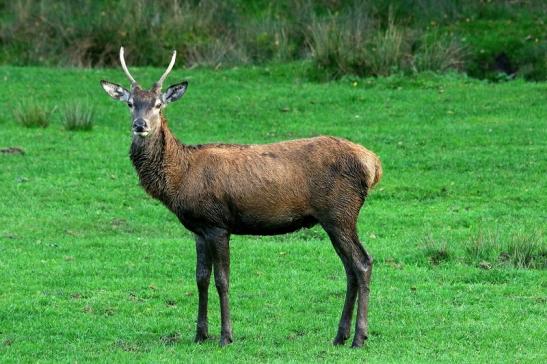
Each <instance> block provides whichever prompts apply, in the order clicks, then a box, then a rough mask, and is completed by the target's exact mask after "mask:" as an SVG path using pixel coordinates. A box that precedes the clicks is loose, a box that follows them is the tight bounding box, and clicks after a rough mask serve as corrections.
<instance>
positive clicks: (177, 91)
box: [161, 81, 188, 104]
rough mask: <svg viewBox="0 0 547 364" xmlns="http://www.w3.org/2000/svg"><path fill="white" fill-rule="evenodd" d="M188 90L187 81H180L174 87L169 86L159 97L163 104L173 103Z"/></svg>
mask: <svg viewBox="0 0 547 364" xmlns="http://www.w3.org/2000/svg"><path fill="white" fill-rule="evenodd" d="M187 88H188V81H182V82H181V83H177V84H175V85H171V86H169V88H168V89H167V90H166V91H165V92H164V93H163V94H162V95H161V98H162V100H163V102H164V103H165V104H168V103H170V102H173V101H177V100H178V99H180V98H181V97H182V95H184V93H185V92H186V89H187Z"/></svg>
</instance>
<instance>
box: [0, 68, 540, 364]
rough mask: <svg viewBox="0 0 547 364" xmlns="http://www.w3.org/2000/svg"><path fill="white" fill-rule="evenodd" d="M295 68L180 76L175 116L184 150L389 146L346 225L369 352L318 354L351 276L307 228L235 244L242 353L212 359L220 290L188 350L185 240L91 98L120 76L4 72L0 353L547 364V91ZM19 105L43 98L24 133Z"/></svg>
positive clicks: (190, 277) (150, 74)
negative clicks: (310, 140) (43, 111)
mask: <svg viewBox="0 0 547 364" xmlns="http://www.w3.org/2000/svg"><path fill="white" fill-rule="evenodd" d="M161 72H162V71H161V70H158V69H136V70H135V71H134V72H133V74H134V75H135V76H136V78H137V79H139V80H142V82H141V83H143V84H147V83H150V84H151V83H152V82H153V81H154V80H155V79H156V78H157V77H158V76H159V74H160V73H161ZM303 75H304V69H303V66H302V65H301V64H293V65H289V66H271V67H262V68H240V69H232V70H226V71H219V72H215V71H209V70H199V69H197V70H189V71H184V70H176V71H174V72H173V74H172V75H171V76H170V78H169V80H168V81H172V83H175V82H176V81H179V80H181V79H183V78H186V79H188V80H189V81H190V87H189V89H188V92H187V94H186V96H185V97H184V98H183V99H182V100H181V101H179V102H178V103H175V104H172V105H171V106H170V107H169V108H168V111H167V116H168V118H169V120H170V126H171V128H172V129H173V131H174V132H175V134H176V135H177V136H178V137H179V138H180V139H181V140H183V141H184V142H187V143H206V142H215V141H222V142H234V143H267V142H274V141H279V140H285V139H292V138H300V137H308V136H314V135H319V134H330V135H336V136H340V137H345V138H348V139H351V140H353V141H356V142H359V143H361V144H363V145H364V146H366V147H367V148H369V149H371V150H373V151H375V152H376V153H378V154H379V155H380V157H381V159H382V161H383V166H384V178H383V180H382V182H381V183H380V185H379V186H378V188H377V189H376V190H375V191H374V192H373V193H371V194H370V196H369V199H368V201H367V204H366V206H365V207H364V209H363V210H362V214H361V217H360V224H359V228H360V230H359V231H360V236H361V238H362V240H363V242H364V244H365V246H366V247H367V249H368V250H369V251H370V252H371V254H372V255H373V256H374V258H375V267H374V272H373V284H372V292H371V299H370V302H371V303H370V315H369V320H370V328H371V336H370V339H369V341H368V343H367V344H366V346H365V348H363V349H361V350H351V349H349V347H348V346H346V347H333V346H332V345H331V343H330V342H331V340H332V338H333V337H334V334H335V333H336V327H337V322H338V318H339V315H340V312H341V309H342V304H343V299H344V294H345V275H344V271H343V268H342V264H341V263H340V261H339V259H338V257H337V256H336V254H335V252H334V250H333V249H332V247H331V244H330V242H329V240H328V239H327V238H326V236H325V234H324V233H323V232H322V231H321V230H320V229H318V228H313V229H310V230H305V231H301V232H298V233H295V234H292V235H286V236H276V237H262V238H261V237H241V236H234V237H233V238H232V244H231V252H232V275H231V304H232V316H233V317H232V319H233V324H234V339H235V342H234V344H233V345H231V346H229V347H227V348H224V349H221V348H219V347H218V343H217V341H218V338H219V310H218V299H217V296H216V292H215V290H214V285H212V286H211V302H210V308H209V312H210V328H209V330H210V333H211V334H212V335H213V337H212V339H211V340H210V341H208V342H207V343H205V344H203V345H196V344H194V343H193V342H192V340H193V338H194V329H195V318H196V313H197V289H196V288H195V283H194V266H195V248H194V243H193V237H192V235H191V234H190V233H189V232H187V231H185V230H184V228H183V227H182V226H181V225H180V224H179V223H178V221H177V220H176V218H175V217H174V216H173V215H172V214H171V213H169V212H168V211H167V210H166V209H165V208H164V207H163V206H161V205H160V204H159V203H158V202H156V201H154V200H152V199H151V198H149V197H147V196H146V194H145V193H144V191H143V190H142V189H141V188H140V187H139V185H138V181H137V177H136V175H135V173H134V171H133V169H132V166H131V164H130V161H129V158H128V149H129V144H130V139H131V135H130V132H129V127H130V124H129V118H128V110H127V108H126V107H125V106H124V105H122V104H120V103H116V102H114V101H112V100H111V99H110V98H109V97H108V96H107V95H106V94H104V92H103V91H102V89H101V88H100V86H99V80H100V79H103V78H104V79H108V80H110V81H114V82H120V83H123V84H127V82H126V79H125V78H124V75H123V73H122V71H121V70H118V69H115V70H76V69H74V70H61V69H47V68H13V67H0V83H1V86H2V87H0V106H1V108H2V110H3V111H2V113H1V114H0V148H5V147H19V148H22V149H23V150H24V152H25V154H24V155H19V154H10V153H1V154H0V282H2V283H1V284H0V362H15V361H23V362H29V361H33V362H34V361H43V362H59V361H69V362H76V361H77V362H82V361H89V360H99V361H104V362H133V361H142V362H173V361H180V362H187V361H195V362H220V361H223V362H232V361H241V362H263V361H273V362H293V361H294V362H310V361H327V362H332V361H340V362H355V361H361V362H362V361H366V362H378V363H385V362H405V363H407V362H510V363H513V362H537V363H540V362H545V361H547V349H545V340H546V337H547V320H546V314H547V309H546V308H547V305H546V300H547V280H546V278H547V275H546V270H545V269H546V267H545V259H546V243H545V237H544V233H545V219H546V214H545V207H546V206H547V189H546V187H547V186H546V182H547V178H546V176H547V174H546V172H547V160H546V157H545V156H546V155H547V85H546V84H545V83H539V84H534V83H525V82H522V81H514V82H510V83H499V84H490V83H486V82H480V81H476V80H471V79H466V78H464V77H462V76H456V75H452V76H450V75H449V76H444V77H439V76H433V75H422V76H417V77H413V78H402V77H392V78H388V79H379V80H374V79H370V80H351V79H346V80H342V81H339V82H335V83H325V84H318V83H311V82H307V81H306V78H305V77H304V76H303ZM167 83H169V82H167ZM26 99H32V100H35V101H36V102H37V103H39V104H43V105H46V106H47V107H48V108H53V107H56V110H55V111H54V112H53V114H52V120H51V123H50V126H49V127H48V128H45V129H42V128H37V129H28V128H24V127H22V126H20V125H17V123H16V122H15V120H14V117H13V116H12V110H13V109H14V108H15V107H16V105H17V104H18V102H20V101H21V100H26ZM73 102H82V103H88V104H90V105H95V107H96V117H95V127H94V129H93V130H92V131H90V132H71V131H66V130H64V129H63V128H62V126H61V117H60V114H61V111H62V110H63V108H64V107H65V105H66V104H70V103H73ZM511 247H512V248H511ZM515 247H516V248H515ZM527 249H528V250H530V251H529V252H528V253H526V250H527ZM519 254H520V255H519ZM522 254H524V258H523V259H521V260H519V257H521V256H522ZM526 257H528V258H529V259H528V260H527V258H526ZM519 262H520V263H519ZM527 265H528V266H529V265H533V267H526V266H527ZM519 266H520V267H519Z"/></svg>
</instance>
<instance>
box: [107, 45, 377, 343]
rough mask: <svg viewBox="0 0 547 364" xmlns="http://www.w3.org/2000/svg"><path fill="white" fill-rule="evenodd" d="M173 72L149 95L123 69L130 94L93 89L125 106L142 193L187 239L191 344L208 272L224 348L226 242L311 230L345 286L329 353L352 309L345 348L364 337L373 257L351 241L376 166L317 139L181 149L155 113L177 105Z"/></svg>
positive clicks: (202, 324) (228, 332) (360, 154)
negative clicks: (191, 247)
mask: <svg viewBox="0 0 547 364" xmlns="http://www.w3.org/2000/svg"><path fill="white" fill-rule="evenodd" d="M175 58H176V52H173V56H172V58H171V63H170V64H169V67H168V68H167V70H166V71H165V73H164V74H163V75H162V76H161V78H160V79H159V81H158V82H156V83H155V84H154V85H153V87H152V88H151V89H150V90H145V89H143V88H141V87H140V86H139V84H138V83H137V82H136V81H135V79H134V78H133V77H132V76H131V74H130V73H129V70H128V69H127V66H126V64H125V60H124V54H123V47H122V48H121V49H120V62H121V65H122V68H123V70H124V72H125V74H126V75H127V77H128V78H129V80H130V81H131V89H130V90H127V89H125V88H123V87H122V86H120V85H117V84H114V83H111V82H107V81H101V85H102V87H103V88H104V90H105V91H106V92H107V93H108V94H109V95H110V96H111V97H112V98H114V99H116V100H120V101H123V102H125V103H126V104H127V105H128V106H129V111H130V113H131V120H132V132H133V141H132V143H131V149H130V157H131V161H132V162H133V165H134V166H135V169H136V171H137V174H138V176H139V179H140V183H141V185H142V186H143V188H144V189H145V190H146V192H147V193H148V194H150V195H151V196H152V197H154V198H156V199H158V200H160V201H161V202H162V203H163V204H165V206H166V207H167V208H168V209H169V210H171V211H172V212H173V213H174V214H175V215H176V216H177V217H178V219H179V220H180V222H181V223H182V224H183V225H184V226H185V227H186V228H187V229H188V230H190V231H192V232H193V233H194V234H195V239H196V251H197V264H196V281H197V286H198V290H199V308H198V317H197V330H196V337H195V341H196V342H202V341H203V340H205V339H206V338H207V337H208V324H207V297H208V287H209V280H210V276H211V271H212V270H214V278H215V285H216V288H217V291H218V294H219V297H220V314H221V326H222V329H221V336H220V345H226V344H229V343H231V342H232V324H231V321H230V310H229V304H228V282H229V274H230V252H229V240H230V235H231V234H253V235H274V234H283V233H288V232H292V231H295V230H298V229H300V228H303V227H311V226H312V225H315V224H317V223H319V224H320V225H321V226H322V227H323V229H324V230H325V231H326V232H327V234H328V236H329V237H330V240H331V241H332V245H333V246H334V249H335V250H336V253H337V254H338V255H339V256H340V259H341V260H342V263H343V264H344V268H345V271H346V276H347V290H346V298H345V303H344V307H343V310H342V317H341V319H340V323H339V327H338V333H337V335H336V337H335V339H334V344H336V345H341V344H344V342H345V341H346V339H347V338H348V337H349V335H350V325H351V320H352V312H353V308H354V304H355V301H356V299H357V298H358V305H357V319H356V325H355V336H354V339H353V345H352V346H353V347H360V346H362V345H363V341H364V340H365V339H367V335H368V320H367V311H368V297H369V287H370V277H371V273H372V257H371V256H370V255H369V254H368V253H367V252H366V251H365V249H364V248H363V246H362V245H361V243H360V242H359V237H358V235H357V231H356V223H357V216H358V214H359V210H360V209H361V206H362V205H363V203H364V201H365V198H366V196H367V193H368V191H369V190H370V189H371V188H372V187H373V186H374V185H375V184H377V183H378V182H379V180H380V178H381V176H382V167H381V163H380V160H379V159H378V157H377V156H376V155H375V154H374V153H372V152H371V151H369V150H367V149H365V148H363V147H362V146H360V145H358V144H354V143H351V142H349V141H347V140H344V139H340V138H334V137H325V136H321V137H316V138H309V139H299V140H292V141H286V142H280V143H274V144H265V145H260V144H253V145H236V144H204V145H185V144H183V143H181V142H180V141H178V140H177V139H176V138H175V136H174V135H173V133H172V132H171V131H170V130H169V127H168V126H167V120H166V119H165V116H164V115H163V112H162V111H163V109H164V108H165V107H166V106H167V104H169V103H171V102H173V101H176V100H178V99H180V98H181V97H182V95H184V93H185V91H186V89H187V87H188V82H186V81H184V82H181V83H177V84H175V85H172V86H170V87H169V88H168V89H167V90H166V91H165V92H163V93H162V91H161V89H162V84H163V81H164V80H165V78H166V77H167V75H168V74H169V72H170V71H171V69H172V68H173V65H174V63H175Z"/></svg>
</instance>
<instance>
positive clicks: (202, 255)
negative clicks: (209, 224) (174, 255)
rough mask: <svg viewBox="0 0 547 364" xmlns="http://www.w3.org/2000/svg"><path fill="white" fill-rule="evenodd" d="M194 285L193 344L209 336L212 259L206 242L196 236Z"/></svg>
mask: <svg viewBox="0 0 547 364" xmlns="http://www.w3.org/2000/svg"><path fill="white" fill-rule="evenodd" d="M196 258H197V259H196V283H197V286H198V291H199V307H198V319H197V328H196V338H195V340H194V341H195V342H197V343H200V342H203V341H204V340H205V339H207V337H208V336H209V333H208V323H207V300H208V291H209V281H210V279H211V267H212V259H211V253H210V251H209V246H208V244H207V241H206V240H205V239H204V238H202V237H201V236H197V235H196Z"/></svg>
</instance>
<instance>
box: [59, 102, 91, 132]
mask: <svg viewBox="0 0 547 364" xmlns="http://www.w3.org/2000/svg"><path fill="white" fill-rule="evenodd" d="M94 115H95V111H94V109H93V108H92V107H90V106H87V105H83V104H80V103H75V104H72V105H69V106H67V107H66V108H65V109H64V110H63V114H62V116H61V118H62V121H63V126H64V128H65V130H72V131H75V130H86V131H87V130H91V129H92V128H93V118H94Z"/></svg>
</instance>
